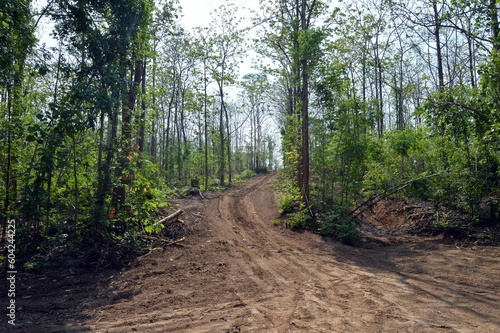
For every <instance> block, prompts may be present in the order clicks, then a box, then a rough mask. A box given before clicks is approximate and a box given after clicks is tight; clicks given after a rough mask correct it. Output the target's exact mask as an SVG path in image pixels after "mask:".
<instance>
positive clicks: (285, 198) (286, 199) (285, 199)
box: [279, 193, 296, 214]
mask: <svg viewBox="0 0 500 333" xmlns="http://www.w3.org/2000/svg"><path fill="white" fill-rule="evenodd" d="M295 201H296V198H295V197H294V196H293V195H291V194H289V193H285V194H283V195H282V196H281V199H280V206H279V212H280V214H288V213H291V212H292V211H293V208H294V206H295Z"/></svg>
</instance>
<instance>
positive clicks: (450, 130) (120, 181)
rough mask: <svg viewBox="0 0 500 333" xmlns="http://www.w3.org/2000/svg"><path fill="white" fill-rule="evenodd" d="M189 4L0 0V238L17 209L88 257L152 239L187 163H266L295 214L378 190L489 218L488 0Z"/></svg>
mask: <svg viewBox="0 0 500 333" xmlns="http://www.w3.org/2000/svg"><path fill="white" fill-rule="evenodd" d="M189 10H196V9H192V8H184V9H182V8H181V7H180V5H179V3H178V1H176V0H164V1H153V0H126V1H123V0H121V1H96V0H51V1H46V2H44V3H43V4H39V3H36V4H35V2H33V1H30V0H13V1H8V2H2V4H0V47H1V53H0V73H1V75H0V94H1V99H0V122H1V125H0V131H1V132H2V136H1V138H0V165H1V180H0V196H1V198H2V200H1V204H0V212H1V219H2V229H3V237H2V238H3V239H5V233H6V227H7V222H8V221H9V219H15V220H16V222H17V225H18V229H17V237H18V239H19V241H20V242H22V243H23V244H29V245H26V248H24V249H23V251H26V253H29V254H30V255H31V256H32V257H33V258H35V257H36V256H37V255H38V258H40V256H41V257H44V258H46V257H48V256H49V255H50V254H51V253H53V251H55V250H54V248H58V249H60V250H61V251H63V252H66V253H69V254H70V255H74V256H80V255H81V253H85V254H84V256H85V258H84V260H85V261H87V262H94V263H95V262H98V261H99V260H101V258H103V257H105V256H106V255H107V253H108V252H110V250H109V249H110V248H113V247H121V248H125V249H127V250H131V251H136V250H140V249H141V248H145V247H147V246H148V244H147V241H145V240H144V238H142V237H141V235H145V234H151V233H158V232H160V231H161V228H162V225H161V224H158V223H156V221H157V218H158V215H159V214H158V212H159V211H160V210H161V209H162V208H164V207H165V206H166V198H168V197H173V196H174V195H175V193H176V192H178V191H180V190H179V189H182V188H183V187H188V186H189V185H190V183H191V180H196V182H199V184H201V186H200V187H201V189H202V190H203V191H206V190H210V189H224V188H225V187H227V186H230V185H231V184H232V183H233V182H234V181H235V180H236V179H239V178H242V177H245V176H248V175H251V174H253V173H254V172H262V171H265V170H270V169H275V168H280V169H282V172H281V175H280V177H281V181H280V191H281V197H282V206H283V207H282V208H283V211H289V212H293V214H295V215H293V218H292V219H291V220H290V221H292V222H290V223H291V224H293V226H296V227H305V226H306V222H307V221H311V220H314V221H315V222H316V223H317V224H318V228H319V230H320V231H324V232H325V233H328V234H332V233H333V234H335V233H337V234H338V233H339V232H340V230H342V228H345V229H346V230H352V228H355V218H354V216H353V214H352V213H351V212H352V210H353V209H354V208H356V207H357V206H358V205H359V204H360V203H361V202H363V201H364V200H366V199H367V198H370V197H372V196H377V195H380V194H383V193H385V195H387V196H391V197H396V198H399V199H415V200H422V201H427V202H432V203H433V204H434V207H435V210H436V216H441V215H442V214H445V213H446V214H448V213H449V212H452V213H453V214H454V215H453V216H455V218H454V219H451V220H446V221H442V220H440V221H441V222H443V223H442V225H443V227H446V228H459V229H462V228H463V229H465V228H466V227H467V226H469V225H471V224H472V225H480V226H486V227H491V228H493V229H496V230H498V221H499V218H500V216H499V215H500V205H499V204H500V202H499V199H500V192H499V186H498V185H499V180H500V178H499V166H500V155H499V149H498V145H499V142H500V136H499V133H498V131H499V128H500V118H499V113H498V110H499V107H500V105H499V103H500V102H499V101H500V98H499V97H500V74H499V73H500V69H499V67H500V59H499V49H500V44H499V43H500V42H499V36H498V34H499V31H500V30H499V29H500V26H499V21H498V15H499V14H498V4H497V2H496V1H494V0H488V1H486V0H477V1H465V0H456V1H448V0H446V1H437V0H419V1H405V0H397V1H388V0H363V1H343V2H338V3H337V2H333V1H322V0H293V1H292V0H285V1H282V0H280V1H278V0H272V1H260V4H259V6H258V8H257V6H256V8H254V11H253V12H252V14H251V18H249V17H248V14H243V13H242V11H241V10H242V9H241V8H239V7H238V6H236V5H233V4H230V3H226V4H224V5H222V6H221V7H220V8H218V9H217V10H216V11H214V12H213V13H212V20H211V23H210V25H209V26H207V27H199V28H196V29H190V30H187V29H186V28H185V27H183V26H182V25H181V24H180V23H179V17H180V16H181V15H182V13H183V11H189ZM250 21H251V22H250ZM48 22H49V23H50V24H48ZM244 22H246V23H244ZM44 24H48V25H49V26H51V27H52V28H51V29H52V32H51V38H52V39H53V40H52V42H53V45H51V46H48V45H47V44H46V43H47V41H44V40H39V39H38V38H37V31H38V30H39V29H41V26H42V25H44ZM245 24H246V26H245ZM251 52H253V53H254V54H255V59H256V61H254V64H253V67H252V68H251V69H246V71H247V72H246V73H244V72H243V71H242V65H241V63H242V62H243V60H244V59H245V58H249V57H250V56H249V55H250V54H252V53H251ZM274 128H277V131H276V132H277V133H274V132H275V131H274V130H273V129H274ZM278 132H279V134H278ZM406 184H408V186H406ZM401 185H405V186H401ZM395 188H396V189H398V190H397V191H395V192H394V191H393V189H395ZM294 202H300V207H299V208H298V209H295V208H293V207H292V206H293V204H294ZM287 206H288V207H287ZM440 214H441V215H440ZM450 214H451V213H450ZM341 226H343V227H341ZM30 247H31V248H30ZM82 248H85V249H86V252H85V251H84V252H81V251H80V250H81V249H82Z"/></svg>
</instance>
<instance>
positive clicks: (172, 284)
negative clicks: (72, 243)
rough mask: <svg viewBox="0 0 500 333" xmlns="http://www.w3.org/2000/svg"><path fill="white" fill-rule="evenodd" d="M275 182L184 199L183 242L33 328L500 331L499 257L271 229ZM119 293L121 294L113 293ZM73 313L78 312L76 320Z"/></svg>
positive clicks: (270, 178)
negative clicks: (358, 243)
mask: <svg viewBox="0 0 500 333" xmlns="http://www.w3.org/2000/svg"><path fill="white" fill-rule="evenodd" d="M275 181H276V175H274V174H268V175H264V176H259V177H257V178H255V179H254V180H252V181H250V182H248V183H246V184H244V185H240V186H238V187H236V188H233V189H231V190H229V191H227V192H223V193H221V194H219V195H208V194H207V199H206V200H202V199H199V198H193V199H187V200H180V201H179V202H178V203H179V204H180V206H181V207H180V208H182V209H184V210H185V214H184V215H185V216H184V222H185V223H186V226H187V228H188V231H189V232H188V234H187V235H186V242H185V243H184V246H176V247H167V248H165V249H157V250H155V251H153V252H152V253H150V254H149V255H147V256H144V257H141V258H139V259H138V260H137V261H136V262H135V263H134V264H133V265H132V266H131V267H130V268H128V269H126V270H124V271H122V272H120V273H119V274H117V275H116V276H114V277H113V278H112V279H110V282H109V284H107V285H104V286H103V287H102V288H101V289H100V290H99V291H98V295H100V296H101V297H103V298H106V299H108V301H107V302H105V303H104V304H102V302H101V303H99V300H95V299H91V298H90V297H89V298H88V299H84V300H82V301H85V302H88V303H87V306H86V307H83V309H82V310H81V313H80V315H83V317H84V318H85V319H79V320H78V319H71V318H69V319H67V320H65V322H63V323H58V324H55V325H54V324H49V323H47V322H45V323H43V322H42V323H39V324H40V325H38V326H37V329H38V332H44V331H48V332H49V331H50V332H57V331H58V330H59V331H61V328H63V329H64V330H66V331H82V332H83V331H88V332H499V331H500V313H499V311H498V304H500V282H499V279H498V276H500V250H499V249H497V248H486V247H477V248H475V249H472V248H469V249H465V248H457V247H455V246H448V245H444V244H442V243H441V242H438V241H423V240H418V239H417V238H415V241H413V242H411V243H406V244H402V245H398V246H387V247H373V248H370V249H369V248H357V247H351V246H346V245H342V244H340V243H338V242H335V241H332V240H329V239H325V238H323V237H321V236H320V235H317V234H314V233H311V232H295V231H292V230H289V229H284V228H281V227H279V226H275V225H273V224H272V223H271V221H272V220H273V219H275V218H277V217H278V213H277V207H278V201H277V198H276V195H275ZM120 295H127V296H126V297H120ZM74 318H75V317H74Z"/></svg>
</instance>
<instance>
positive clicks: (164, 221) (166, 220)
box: [154, 209, 184, 226]
mask: <svg viewBox="0 0 500 333" xmlns="http://www.w3.org/2000/svg"><path fill="white" fill-rule="evenodd" d="M183 212H184V211H183V210H182V209H179V210H178V211H176V212H174V213H172V214H170V215H169V216H167V217H164V218H162V219H161V220H159V221H158V222H156V223H155V224H154V225H155V226H157V225H158V224H162V223H163V224H165V223H166V222H170V221H172V220H177V219H178V218H179V215H181V214H182V213H183Z"/></svg>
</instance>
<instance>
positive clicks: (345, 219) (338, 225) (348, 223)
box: [318, 206, 359, 245]
mask: <svg viewBox="0 0 500 333" xmlns="http://www.w3.org/2000/svg"><path fill="white" fill-rule="evenodd" d="M318 224H319V228H318V230H319V232H320V233H321V234H322V235H325V236H336V237H338V238H339V239H340V241H341V242H342V243H344V244H348V245H353V244H354V243H355V242H356V241H357V240H358V238H359V231H358V229H357V226H358V224H359V220H357V219H355V218H353V217H352V216H351V215H350V208H349V207H348V206H334V207H332V208H331V209H330V210H328V211H326V212H323V213H321V214H319V216H318Z"/></svg>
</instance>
